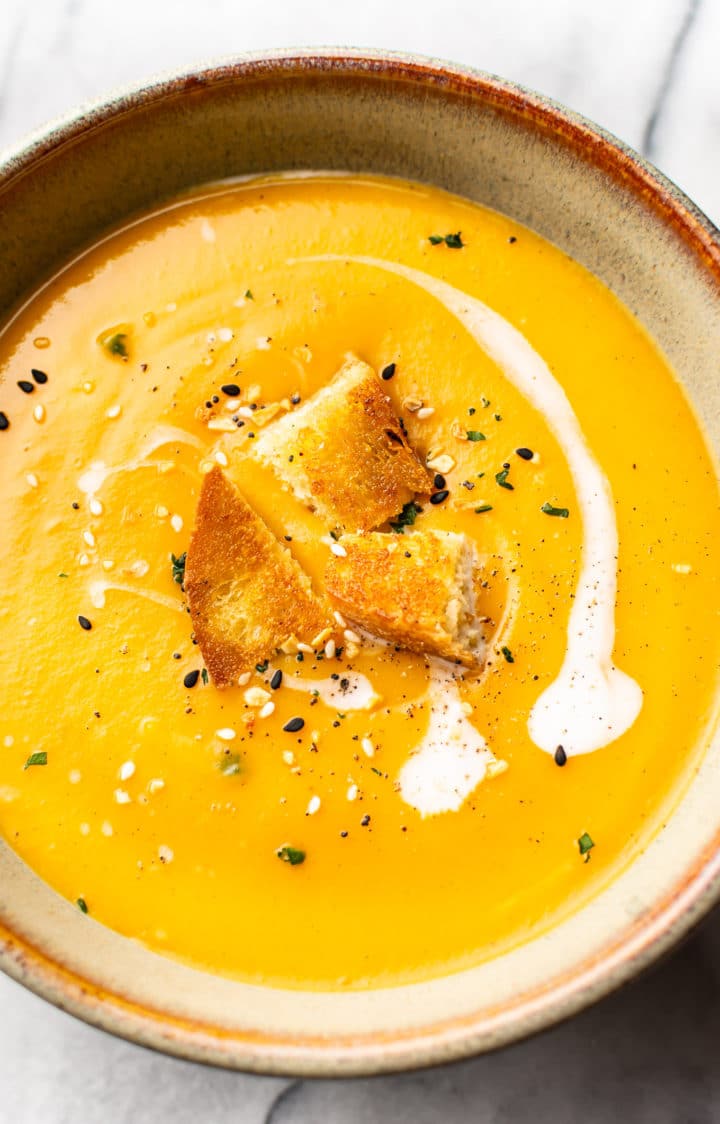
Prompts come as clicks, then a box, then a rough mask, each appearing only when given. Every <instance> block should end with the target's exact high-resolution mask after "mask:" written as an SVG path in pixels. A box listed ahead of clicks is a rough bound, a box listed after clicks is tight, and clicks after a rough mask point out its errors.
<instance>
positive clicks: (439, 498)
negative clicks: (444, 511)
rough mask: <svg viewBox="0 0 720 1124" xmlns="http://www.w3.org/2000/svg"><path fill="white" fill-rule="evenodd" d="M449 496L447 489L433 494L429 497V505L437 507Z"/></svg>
mask: <svg viewBox="0 0 720 1124" xmlns="http://www.w3.org/2000/svg"><path fill="white" fill-rule="evenodd" d="M449 495H450V493H449V492H448V490H447V488H443V489H442V490H441V491H439V492H433V494H432V495H431V496H430V503H431V504H434V505H435V506H436V507H437V505H438V504H439V503H444V502H445V500H446V499H447V498H448V496H449Z"/></svg>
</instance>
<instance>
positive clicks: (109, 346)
mask: <svg viewBox="0 0 720 1124" xmlns="http://www.w3.org/2000/svg"><path fill="white" fill-rule="evenodd" d="M127 340H128V337H127V333H126V332H114V333H113V335H111V336H105V338H104V339H103V341H102V345H103V347H104V348H105V350H106V351H107V352H108V353H109V354H110V355H118V356H119V357H120V358H121V359H127V357H128V346H127Z"/></svg>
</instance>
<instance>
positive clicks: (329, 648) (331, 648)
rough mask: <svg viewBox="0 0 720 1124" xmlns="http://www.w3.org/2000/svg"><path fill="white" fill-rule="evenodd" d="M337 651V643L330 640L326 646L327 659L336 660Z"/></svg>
mask: <svg viewBox="0 0 720 1124" xmlns="http://www.w3.org/2000/svg"><path fill="white" fill-rule="evenodd" d="M335 651H336V648H335V641H334V640H328V642H327V644H326V645H325V659H327V660H332V659H334V658H335Z"/></svg>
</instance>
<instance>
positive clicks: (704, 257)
mask: <svg viewBox="0 0 720 1124" xmlns="http://www.w3.org/2000/svg"><path fill="white" fill-rule="evenodd" d="M322 73H337V74H346V75H350V74H356V75H358V76H362V75H371V76H372V75H376V76H377V77H380V78H382V77H390V78H393V79H395V80H399V81H403V82H406V83H408V84H415V85H419V86H423V85H425V86H428V85H429V86H432V87H436V88H441V89H443V90H445V91H447V92H448V93H449V94H458V93H459V94H465V95H468V94H469V95H470V96H472V95H474V96H475V97H476V98H477V99H478V101H480V102H482V104H484V105H488V106H490V107H492V108H494V109H496V110H498V111H499V112H505V113H507V114H509V115H513V116H514V117H515V118H523V119H524V120H525V121H526V122H528V123H529V124H530V126H531V127H534V128H535V129H536V130H540V131H546V132H547V133H550V134H552V135H553V137H554V138H556V139H560V140H562V141H564V142H565V143H566V144H567V145H568V146H569V147H571V148H572V149H574V150H575V151H576V152H577V153H578V154H579V156H580V157H581V159H582V160H583V161H584V162H586V163H590V164H594V165H595V166H597V167H598V168H600V169H602V171H603V172H604V173H606V174H609V175H612V176H615V177H616V178H617V179H619V180H621V181H622V182H623V183H624V184H625V185H626V186H629V187H630V189H631V190H632V191H633V192H634V193H635V194H637V195H638V196H640V197H642V198H643V200H644V201H645V202H646V203H649V204H650V205H651V206H652V207H653V208H654V209H655V211H656V213H657V214H658V215H659V216H660V218H661V219H662V220H663V221H664V222H665V223H666V224H667V225H669V226H671V227H672V228H673V229H674V231H675V233H676V234H678V235H679V237H680V238H681V240H682V241H683V242H684V243H685V245H686V247H687V248H688V249H689V250H690V252H691V254H692V256H693V257H694V258H696V259H697V260H699V262H700V264H701V266H702V268H703V270H704V271H705V272H706V273H707V274H709V275H710V276H711V277H712V279H713V280H714V282H715V285H716V286H717V288H718V293H719V295H720V230H718V228H717V227H716V226H715V225H714V224H713V223H712V222H711V221H710V219H709V218H708V217H707V216H706V215H705V214H704V213H703V212H702V211H701V210H700V208H699V207H697V206H696V205H695V204H694V203H693V202H692V201H691V200H690V199H689V198H688V197H687V196H686V195H685V193H684V192H683V191H682V190H681V189H680V188H679V187H677V185H676V184H674V183H673V182H672V181H671V180H670V179H669V178H668V177H667V176H665V175H663V173H661V172H660V171H659V170H658V169H656V168H655V167H654V166H653V165H652V163H651V162H650V161H648V160H646V159H645V158H644V157H643V156H641V155H640V154H639V153H637V152H636V151H635V150H634V149H633V148H632V147H630V146H629V145H627V144H625V143H624V142H623V141H621V140H619V139H618V138H617V137H615V136H614V135H613V134H611V133H610V132H608V131H607V130H605V129H603V128H602V127H600V126H598V125H595V124H593V123H592V122H591V121H589V120H588V119H587V118H585V117H584V116H582V115H581V114H578V113H576V112H574V111H573V110H570V109H568V108H566V107H565V106H563V105H562V104H561V103H559V102H557V101H555V100H554V99H551V98H548V97H545V96H544V95H542V94H539V93H536V92H535V91H533V90H530V89H528V88H526V87H525V86H522V85H520V84H517V83H515V82H512V81H509V80H506V79H503V78H500V77H498V76H496V75H494V74H490V73H487V72H485V71H482V70H479V69H475V68H473V67H469V66H464V65H459V64H456V63H452V62H447V61H445V60H442V59H436V58H431V57H428V56H422V55H417V54H406V53H404V52H400V51H386V50H382V49H378V48H367V49H366V48H347V47H329V46H324V47H303V48H279V49H275V50H266V51H254V52H248V53H241V54H233V55H229V56H222V57H220V58H217V59H212V60H210V61H208V62H207V63H203V64H198V65H197V66H185V67H180V68H177V69H172V70H170V71H167V72H163V73H161V74H159V75H158V76H156V77H151V78H150V79H149V80H147V81H145V82H141V83H132V84H128V85H125V86H122V87H120V88H118V89H116V90H114V91H112V92H111V93H109V94H108V95H107V96H104V97H100V98H97V99H93V100H92V101H89V102H85V103H83V104H81V105H80V106H78V107H77V108H76V109H74V110H71V111H70V112H68V113H66V114H64V115H62V116H61V117H59V118H57V119H54V120H51V121H50V122H48V123H47V124H45V125H43V126H41V127H40V128H38V129H35V130H33V131H32V132H30V133H29V134H27V135H26V136H25V137H24V138H21V139H20V140H19V141H18V142H17V143H16V144H14V145H11V146H8V147H6V148H4V149H3V150H2V151H0V190H2V189H4V188H5V187H7V186H8V185H9V184H10V183H11V182H13V181H15V180H16V179H17V178H20V177H22V176H24V175H26V174H29V173H31V172H32V171H33V170H34V169H37V168H38V166H41V165H42V163H43V162H44V161H45V160H46V159H47V158H49V157H50V156H51V155H53V154H55V153H57V152H59V151H60V150H61V149H63V148H65V147H66V146H70V145H72V144H73V142H75V141H76V140H78V139H79V138H81V137H85V136H87V135H88V134H91V133H93V132H95V131H97V130H99V129H101V128H103V127H104V126H105V125H106V124H108V123H109V122H110V121H113V120H118V119H120V118H122V117H123V116H129V115H131V114H133V113H134V112H136V111H138V110H140V109H143V108H146V107H149V106H152V105H153V104H154V103H157V102H162V101H164V100H166V99H171V98H177V97H182V96H183V95H184V94H187V93H189V92H191V91H193V90H198V89H201V88H212V87H217V86H219V85H224V84H225V85H227V84H232V83H234V82H238V81H242V80H244V79H253V78H254V79H258V78H262V77H267V78H277V77H278V76H284V77H291V76H293V75H297V76H302V75H305V76H307V75H311V74H316V75H319V74H322ZM719 899H720V823H719V824H718V828H717V829H716V831H715V833H714V835H713V838H712V839H711V840H710V841H709V842H708V843H707V844H706V846H705V847H704V849H703V850H702V852H701V853H700V854H699V855H698V856H697V857H696V859H695V861H694V862H693V863H691V864H690V866H689V868H688V869H686V871H685V872H684V875H683V876H682V877H681V878H680V879H679V880H678V882H677V884H676V885H675V887H673V889H672V890H670V891H669V892H668V893H666V895H665V897H664V898H663V899H662V900H661V901H658V902H656V903H655V906H654V908H653V909H652V910H650V911H649V912H648V913H647V914H645V915H644V916H643V917H642V918H640V919H637V920H636V921H634V922H630V923H628V924H627V926H626V927H625V928H624V929H622V930H621V931H620V932H619V933H616V934H615V935H614V937H613V938H612V939H611V940H610V941H609V942H608V943H607V944H606V945H604V946H603V948H602V949H601V950H600V952H598V953H597V954H595V955H594V956H592V957H590V958H589V959H587V960H586V961H584V962H582V963H581V964H580V965H579V966H576V967H575V968H573V970H572V971H569V972H568V973H567V975H565V976H560V977H556V978H554V979H552V980H550V981H549V982H547V983H546V984H544V985H538V986H537V987H536V988H534V989H533V990H532V991H530V992H528V993H526V994H525V995H523V996H520V997H519V1000H518V1002H515V1003H514V1004H513V1005H512V1006H509V1007H508V1008H507V1009H506V1010H503V1009H499V1010H497V1011H494V1012H490V1013H489V1014H488V1012H480V1013H479V1014H478V1013H476V1014H474V1015H470V1016H464V1017H460V1018H453V1019H449V1020H447V1021H441V1022H436V1023H434V1024H433V1025H430V1026H428V1027H422V1028H418V1029H413V1030H411V1031H408V1032H399V1033H397V1034H395V1035H378V1034H377V1033H375V1034H371V1035H369V1036H356V1037H354V1038H353V1037H346V1038H342V1037H340V1038H334V1039H332V1040H325V1039H323V1038H321V1037H317V1036H315V1037H308V1038H304V1039H302V1040H301V1041H293V1040H292V1039H290V1038H285V1039H280V1038H273V1037H272V1036H261V1035H256V1036H253V1035H252V1034H250V1033H233V1032H230V1031H228V1030H227V1029H225V1030H223V1029H221V1028H219V1027H218V1028H213V1027H210V1026H206V1025H205V1026H204V1025H201V1024H198V1023H196V1022H191V1021H189V1020H183V1019H181V1018H178V1017H176V1016H174V1015H171V1014H170V1013H168V1012H163V1011H160V1010H152V1009H149V1008H145V1007H140V1006H138V1005H135V1004H133V1003H132V1002H129V1001H127V1000H124V999H123V998H122V997H121V996H119V995H117V994H115V993H112V992H110V991H106V990H103V989H102V988H100V987H97V986H95V985H94V984H90V983H89V982H88V981H87V980H85V979H83V977H82V976H81V975H79V974H77V973H76V972H74V971H73V970H71V969H69V968H68V967H67V966H65V965H63V964H61V963H60V962H57V961H54V960H52V959H51V958H49V957H48V956H47V955H46V954H45V953H44V952H43V951H42V950H41V949H39V948H37V947H35V946H34V945H32V944H31V943H30V942H29V941H27V940H25V939H24V938H22V937H20V936H18V935H17V934H15V933H13V932H11V931H10V930H9V929H8V928H6V927H5V926H4V925H3V923H2V921H0V969H2V970H3V971H4V972H5V973H7V975H9V976H10V977H11V978H13V979H15V980H17V981H18V982H19V983H21V984H23V985H24V986H25V987H27V988H28V989H29V990H31V991H33V992H35V993H36V994H37V995H39V996H41V997H42V998H44V999H46V1000H48V1001H49V1002H51V1003H53V1004H54V1005H55V1006H57V1007H59V1008H61V1009H63V1010H65V1011H67V1012H69V1013H70V1014H73V1015H75V1016H76V1017H78V1018H80V1019H81V1020H83V1021H85V1022H86V1023H88V1024H90V1025H93V1026H96V1027H98V1028H100V1029H103V1030H105V1031H108V1032H109V1033H112V1034H114V1035H116V1036H118V1037H121V1038H125V1039H127V1040H129V1041H132V1042H134V1043H136V1044H139V1045H143V1046H146V1047H149V1048H152V1049H155V1050H158V1051H160V1052H162V1053H166V1054H172V1055H175V1056H178V1057H182V1058H185V1059H187V1060H192V1061H197V1062H204V1063H207V1064H212V1065H216V1066H223V1067H226V1068H231V1069H238V1070H243V1071H246V1072H252V1073H257V1074H268V1075H276V1076H278V1075H282V1076H288V1077H309V1076H319V1077H346V1076H350V1075H375V1074H381V1073H388V1072H398V1071H407V1070H413V1069H419V1068H422V1067H425V1066H429V1065H436V1064H440V1063H446V1062H453V1061H459V1060H461V1059H463V1058H467V1057H471V1056H474V1055H477V1054H480V1053H485V1052H488V1051H491V1050H495V1049H498V1048H501V1047H503V1046H505V1045H508V1044H510V1043H512V1042H515V1041H519V1040H521V1039H523V1038H526V1037H528V1036H530V1035H532V1034H535V1033H537V1032H539V1031H541V1030H545V1029H549V1028H550V1027H552V1026H554V1025H556V1024H557V1023H559V1022H561V1021H563V1020H564V1019H566V1018H569V1017H570V1016H572V1015H573V1014H576V1013H577V1012H579V1011H580V1010H582V1009H583V1008H585V1007H587V1006H590V1005H591V1004H592V1003H594V1002H596V1001H597V1000H599V999H601V998H603V997H604V996H606V995H608V994H610V993H611V992H613V991H615V990H616V989H617V988H619V987H621V986H622V985H623V984H624V983H626V982H628V981H629V980H631V979H632V978H633V977H635V976H636V975H638V974H639V973H640V972H642V971H644V970H645V969H646V968H648V967H649V966H650V965H652V964H653V963H654V962H655V961H657V960H658V959H660V958H661V957H662V956H664V955H665V954H666V953H668V952H669V951H670V950H671V949H672V948H673V946H674V945H676V944H677V943H678V942H679V941H680V940H682V939H683V938H684V937H686V936H687V935H688V934H689V933H690V932H691V931H692V929H693V928H694V927H695V926H696V925H697V924H698V923H699V921H701V920H702V918H703V917H704V916H705V914H706V913H707V912H708V911H709V910H710V909H711V908H712V906H713V905H714V904H715V903H716V902H717V901H718V900H719Z"/></svg>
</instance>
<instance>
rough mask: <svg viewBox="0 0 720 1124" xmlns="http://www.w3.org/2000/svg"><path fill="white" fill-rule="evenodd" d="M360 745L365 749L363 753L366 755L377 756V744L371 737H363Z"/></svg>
mask: <svg viewBox="0 0 720 1124" xmlns="http://www.w3.org/2000/svg"><path fill="white" fill-rule="evenodd" d="M360 745H361V746H362V751H363V753H364V754H365V756H366V757H374V756H375V746H374V745H373V743H372V742H371V741H370V738H363V739H362V741H361V742H360Z"/></svg>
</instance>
